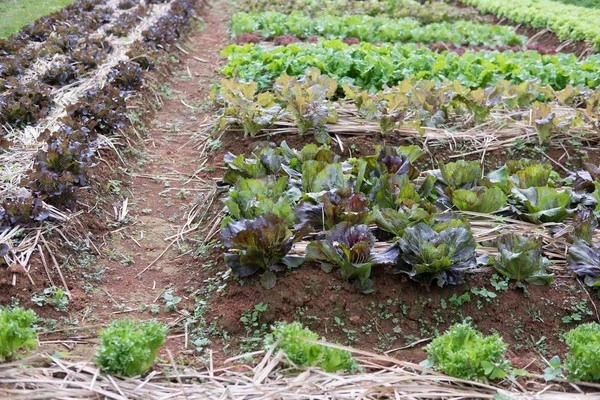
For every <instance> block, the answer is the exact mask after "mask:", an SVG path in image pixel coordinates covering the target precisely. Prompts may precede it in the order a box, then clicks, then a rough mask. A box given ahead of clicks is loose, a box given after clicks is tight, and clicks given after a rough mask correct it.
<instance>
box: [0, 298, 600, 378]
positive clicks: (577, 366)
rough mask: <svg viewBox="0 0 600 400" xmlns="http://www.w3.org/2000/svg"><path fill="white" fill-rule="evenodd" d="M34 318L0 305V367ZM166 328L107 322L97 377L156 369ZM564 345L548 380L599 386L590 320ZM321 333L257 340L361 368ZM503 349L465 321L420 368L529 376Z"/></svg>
mask: <svg viewBox="0 0 600 400" xmlns="http://www.w3.org/2000/svg"><path fill="white" fill-rule="evenodd" d="M37 320H38V319H37V316H36V315H35V313H34V312H33V311H31V310H28V311H25V310H23V309H22V308H20V307H14V308H12V309H11V308H0V339H2V340H0V362H3V361H12V360H14V359H17V358H18V357H19V354H20V353H21V352H22V351H23V350H31V349H34V348H35V347H36V346H37V345H38V337H37V333H36V331H35V328H34V324H35V323H36V322H37ZM168 331H169V329H168V328H167V327H166V326H165V325H164V324H162V323H160V322H157V321H143V322H142V321H135V320H129V319H123V320H118V321H112V322H111V323H110V324H109V325H108V326H107V327H105V328H103V329H102V330H101V331H100V333H99V338H100V346H99V348H98V350H97V353H96V357H95V360H94V362H95V364H96V365H98V366H99V367H101V368H102V373H105V374H106V373H108V374H114V375H118V376H123V377H127V376H129V377H131V376H136V375H144V374H145V373H146V372H147V371H148V369H149V368H151V367H152V365H153V364H154V360H155V359H156V356H157V353H158V350H159V348H160V347H161V346H162V345H163V343H164V342H165V340H166V336H167V333H168ZM562 336H563V337H564V340H565V343H566V345H567V346H568V348H569V353H568V354H567V357H566V360H565V363H564V365H563V364H562V363H561V361H560V359H559V358H558V356H555V357H553V358H552V359H551V360H550V362H549V367H548V368H546V369H545V371H544V372H545V379H546V381H550V380H553V379H554V378H556V377H562V376H563V369H564V371H565V374H564V376H566V377H567V378H568V379H571V380H580V381H598V380H599V379H600V353H599V352H598V351H596V350H597V347H598V346H599V345H600V325H599V324H597V323H595V322H593V323H588V324H583V325H580V326H578V327H577V328H574V329H571V330H570V331H568V332H566V333H565V334H564V335H562ZM319 339H321V340H325V339H324V338H320V337H319V335H317V334H316V333H314V332H312V331H311V330H310V329H308V328H305V327H303V326H302V324H300V323H299V322H292V323H287V322H285V321H284V322H278V323H276V324H275V325H274V326H273V327H272V332H271V333H269V334H266V335H265V337H264V339H263V340H262V346H263V348H264V350H265V351H273V352H279V351H283V352H285V354H286V357H285V358H284V360H285V361H284V362H286V363H287V362H289V363H290V365H291V366H292V367H294V368H297V367H299V366H300V367H313V368H314V367H319V368H321V369H323V370H325V371H326V372H329V373H332V372H336V371H339V370H346V371H349V372H351V373H356V372H360V371H362V367H360V366H359V364H358V362H357V360H356V359H355V358H354V357H352V354H351V353H350V352H349V351H348V350H344V349H339V348H337V347H333V346H332V347H330V346H326V345H323V344H320V343H317V342H316V341H318V340H319ZM508 347H509V346H508V345H507V344H505V343H504V341H503V340H502V338H501V337H500V336H499V335H498V333H494V334H492V335H489V336H484V335H483V334H482V333H481V332H479V331H478V330H477V329H476V328H474V327H473V325H472V324H471V323H470V322H463V323H457V324H454V325H452V326H451V327H449V328H448V330H447V331H446V332H445V333H444V334H442V335H439V336H438V337H436V338H434V339H433V340H432V341H431V343H430V344H429V345H428V346H427V347H425V351H426V352H427V354H428V358H427V359H426V360H425V361H423V362H422V363H421V365H423V366H425V367H426V368H432V369H434V370H436V371H439V372H442V373H444V374H447V375H450V376H454V377H457V378H461V379H467V380H478V381H488V380H494V379H504V378H506V377H507V376H510V377H511V380H513V381H514V378H515V377H516V376H527V375H528V372H527V371H525V370H521V369H514V368H513V366H512V363H511V362H510V360H508V358H507V356H506V351H507V350H508Z"/></svg>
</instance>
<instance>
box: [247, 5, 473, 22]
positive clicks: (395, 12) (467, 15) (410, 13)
mask: <svg viewBox="0 0 600 400" xmlns="http://www.w3.org/2000/svg"><path fill="white" fill-rule="evenodd" d="M236 9H237V10H239V11H246V12H254V13H256V12H264V11H278V12H281V13H284V14H289V13H292V12H293V11H294V10H303V11H304V12H306V13H308V14H310V15H311V16H320V15H323V14H328V15H337V16H344V15H349V14H355V15H370V16H377V15H386V16H388V17H392V18H406V17H411V18H415V19H418V20H420V21H422V22H423V23H426V24H427V23H433V22H442V21H456V20H459V19H466V20H472V19H476V18H477V16H478V14H477V12H476V11H473V10H469V9H466V8H457V7H454V6H451V5H449V4H446V3H442V2H432V3H427V4H421V3H419V2H417V1H414V0H397V1H381V0H372V1H360V0H329V1H319V0H292V1H285V0H273V1H271V0H242V1H238V2H236Z"/></svg>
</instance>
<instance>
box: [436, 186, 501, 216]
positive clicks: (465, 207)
mask: <svg viewBox="0 0 600 400" xmlns="http://www.w3.org/2000/svg"><path fill="white" fill-rule="evenodd" d="M445 193H446V194H447V195H448V197H449V198H450V199H452V204H454V206H455V207H456V208H458V209H459V210H461V211H474V212H478V213H493V212H496V211H498V210H499V209H501V208H502V207H504V206H505V205H506V202H507V201H508V197H507V196H506V195H505V194H504V192H503V191H502V189H500V188H499V187H496V186H492V187H486V186H477V187H474V188H472V189H470V190H467V189H456V190H452V189H451V188H448V189H446V191H445Z"/></svg>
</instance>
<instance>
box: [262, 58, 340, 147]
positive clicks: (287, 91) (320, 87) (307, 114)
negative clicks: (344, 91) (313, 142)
mask: <svg viewBox="0 0 600 400" xmlns="http://www.w3.org/2000/svg"><path fill="white" fill-rule="evenodd" d="M274 87H275V89H276V90H277V92H278V93H279V96H280V98H281V100H282V101H283V104H284V105H285V107H286V110H287V111H288V112H289V113H290V115H291V116H292V118H293V119H294V122H295V123H296V126H297V127H298V131H299V132H300V134H301V135H304V134H305V133H306V132H307V131H308V130H309V129H310V128H313V129H314V131H315V137H316V138H317V140H318V141H319V142H321V143H327V142H329V140H330V138H329V135H328V134H327V132H326V125H327V124H328V123H334V122H336V121H337V119H338V115H337V111H336V110H335V107H334V106H333V104H332V103H331V102H329V100H328V99H329V98H331V97H332V96H333V95H334V93H335V91H336V89H337V81H336V80H335V79H331V78H329V77H328V76H325V75H321V71H319V70H318V69H317V68H309V69H308V70H307V71H306V73H305V74H304V76H303V77H302V79H297V78H293V77H290V76H289V75H287V74H283V75H282V76H280V77H279V79H277V81H276V82H275V86H274Z"/></svg>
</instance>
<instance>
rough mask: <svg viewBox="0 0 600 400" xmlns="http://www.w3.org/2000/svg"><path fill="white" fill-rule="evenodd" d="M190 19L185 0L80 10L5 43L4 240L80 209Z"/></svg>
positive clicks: (1, 90)
mask: <svg viewBox="0 0 600 400" xmlns="http://www.w3.org/2000/svg"><path fill="white" fill-rule="evenodd" d="M192 12H193V2H191V1H187V0H176V1H170V2H168V1H166V0H165V1H162V0H152V1H133V0H122V1H116V2H112V3H111V4H110V5H109V6H106V5H104V3H103V2H101V1H97V0H80V1H77V2H75V3H73V5H71V6H69V7H67V8H65V9H63V10H62V11H59V12H57V13H54V14H51V15H49V16H47V17H44V18H41V19H39V20H38V21H36V22H34V23H32V24H31V25H29V26H27V27H25V28H24V29H23V30H22V31H21V32H19V33H17V34H15V35H13V36H11V37H10V38H8V39H5V40H2V41H0V55H1V59H0V61H1V63H2V64H1V67H0V124H2V125H3V126H4V127H5V130H4V133H3V134H2V138H1V139H0V140H1V141H2V146H3V148H4V149H5V152H4V153H2V154H0V158H1V159H2V162H3V165H4V166H5V170H4V172H5V177H4V179H3V180H2V183H1V184H0V185H1V186H0V193H1V194H2V205H1V207H0V229H1V230H7V231H9V230H10V229H11V228H13V227H15V226H19V225H28V224H33V223H36V222H37V221H42V220H44V219H46V218H48V217H49V216H58V217H60V215H61V214H60V212H59V211H58V210H57V209H56V208H54V207H58V208H60V209H62V210H64V209H65V207H67V208H69V207H71V208H72V207H73V206H74V204H75V200H76V197H77V195H78V191H79V189H80V188H82V187H87V186H88V185H89V181H88V171H89V169H90V168H91V167H93V166H94V165H95V164H96V154H97V150H98V149H99V148H102V147H107V146H109V145H110V143H111V141H113V142H114V141H115V140H116V138H117V137H118V135H119V134H120V133H119V130H120V129H121V128H123V126H124V125H125V124H126V122H127V120H128V119H127V115H126V114H127V110H126V102H125V101H126V98H128V97H129V96H130V95H132V94H134V93H135V92H136V90H138V89H140V88H141V87H142V85H143V83H144V77H143V71H145V70H150V69H153V68H154V67H155V64H156V62H157V61H158V59H159V58H160V57H161V53H162V52H164V51H165V50H169V48H170V45H171V44H172V43H173V42H174V41H175V40H176V39H177V38H178V37H179V36H180V35H181V34H182V33H183V32H184V31H185V30H186V29H187V28H188V27H189V19H190V17H191V15H192ZM90 32H94V33H92V34H90ZM2 250H3V255H6V254H7V253H8V252H9V251H12V249H9V248H8V246H7V245H6V244H3V247H2Z"/></svg>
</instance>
